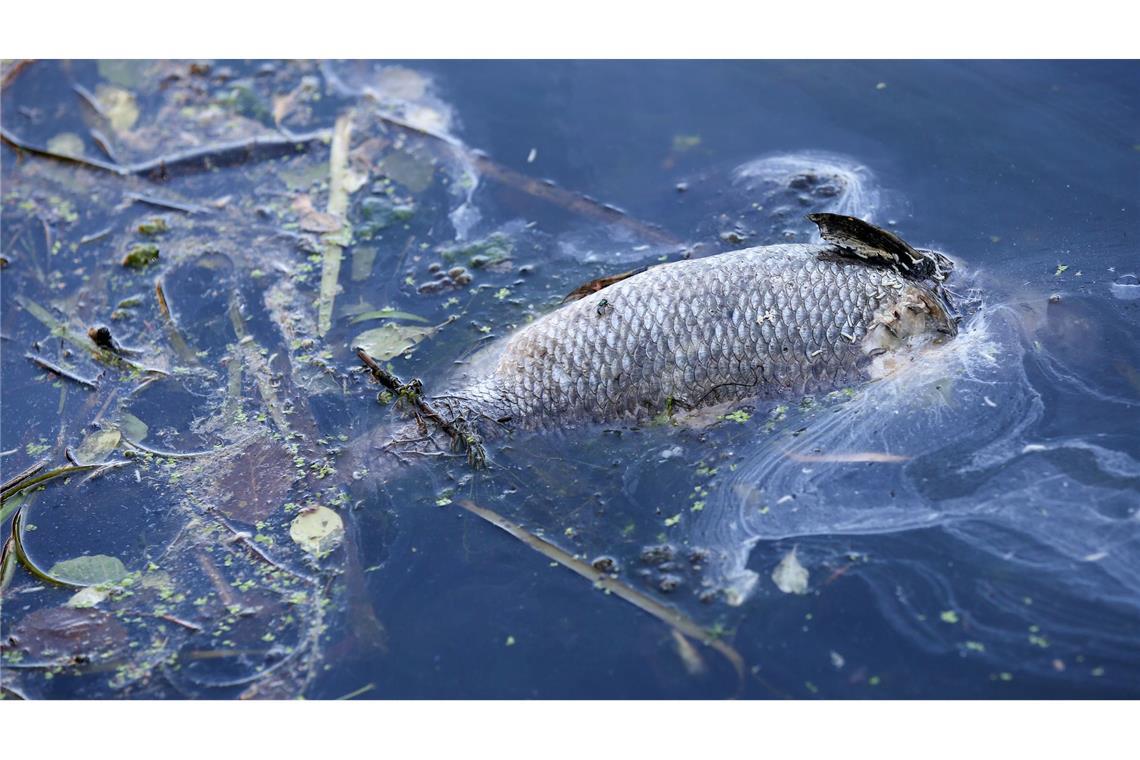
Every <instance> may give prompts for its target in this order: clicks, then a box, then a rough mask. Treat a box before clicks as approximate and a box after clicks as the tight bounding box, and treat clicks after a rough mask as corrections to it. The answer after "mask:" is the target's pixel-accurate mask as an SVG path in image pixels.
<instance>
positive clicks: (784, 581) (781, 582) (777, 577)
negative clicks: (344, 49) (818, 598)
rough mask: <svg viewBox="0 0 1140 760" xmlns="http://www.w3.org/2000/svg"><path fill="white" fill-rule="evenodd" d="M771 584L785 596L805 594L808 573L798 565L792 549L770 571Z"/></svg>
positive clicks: (798, 562)
mask: <svg viewBox="0 0 1140 760" xmlns="http://www.w3.org/2000/svg"><path fill="white" fill-rule="evenodd" d="M772 582H773V583H775V584H776V588H778V589H780V590H781V591H783V592H784V593H785V594H806V593H807V589H808V571H807V568H806V567H804V566H803V565H801V564H800V561H799V559H798V558H797V557H796V550H795V549H794V548H793V549H792V550H791V551H790V552H788V553H787V554H785V555H784V558H783V559H782V560H780V564H778V565H776V569H775V570H773V571H772Z"/></svg>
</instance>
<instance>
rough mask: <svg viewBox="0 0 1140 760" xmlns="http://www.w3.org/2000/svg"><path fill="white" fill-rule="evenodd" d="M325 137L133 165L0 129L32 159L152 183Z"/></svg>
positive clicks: (232, 146) (200, 151)
mask: <svg viewBox="0 0 1140 760" xmlns="http://www.w3.org/2000/svg"><path fill="white" fill-rule="evenodd" d="M328 137H329V133H328V131H327V130H317V131H315V132H308V133H305V134H297V135H276V134H274V135H261V136H258V137H250V138H247V139H245V140H235V141H233V142H226V143H218V144H216V145H207V146H204V147H201V148H191V149H189V150H184V151H177V152H175V153H170V154H167V155H164V156H159V157H158V158H152V159H150V160H148V161H140V162H137V163H133V164H117V163H111V162H109V161H100V160H99V159H95V158H81V157H76V156H66V155H64V154H62V153H56V152H55V151H51V150H48V149H47V148H41V147H38V146H36V145H32V144H30V143H28V142H25V141H24V140H23V139H21V138H19V137H17V136H16V135H15V134H13V133H12V132H10V131H9V130H8V129H6V128H4V127H0V140H2V141H3V142H6V143H8V144H9V145H11V146H12V147H13V148H16V149H17V150H21V151H24V152H25V153H30V154H31V155H33V156H40V157H43V158H52V159H55V160H57V161H62V162H64V163H69V164H73V165H76V166H82V167H85V168H87V169H91V170H93V171H100V172H106V173H109V174H114V175H116V176H119V177H142V178H143V179H148V180H152V181H159V182H161V181H164V180H167V179H170V178H171V177H172V176H174V175H175V174H176V173H192V172H197V171H209V170H210V169H213V168H215V167H220V166H232V165H234V164H240V163H245V162H248V161H256V160H260V159H266V158H276V157H278V156H281V155H283V154H292V153H296V152H298V151H300V150H305V149H307V148H308V147H309V146H311V145H313V144H315V143H318V142H324V141H325V140H327V139H328Z"/></svg>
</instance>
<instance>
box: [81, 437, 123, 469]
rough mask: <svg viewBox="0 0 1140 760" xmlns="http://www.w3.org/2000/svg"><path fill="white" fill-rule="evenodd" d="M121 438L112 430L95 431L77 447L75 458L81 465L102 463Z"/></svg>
mask: <svg viewBox="0 0 1140 760" xmlns="http://www.w3.org/2000/svg"><path fill="white" fill-rule="evenodd" d="M122 438H123V435H122V433H120V432H119V431H118V430H116V429H114V428H112V429H110V430H96V431H95V432H94V433H91V434H90V435H89V436H87V437H86V438H84V439H83V442H82V443H81V444H79V447H78V448H77V449H75V452H74V454H75V458H76V459H77V460H79V461H80V462H81V463H82V464H94V463H96V462H102V461H103V460H104V459H106V458H107V455H108V454H110V453H111V452H112V451H114V450H115V449H116V448H117V447H118V445H119V441H121V440H122Z"/></svg>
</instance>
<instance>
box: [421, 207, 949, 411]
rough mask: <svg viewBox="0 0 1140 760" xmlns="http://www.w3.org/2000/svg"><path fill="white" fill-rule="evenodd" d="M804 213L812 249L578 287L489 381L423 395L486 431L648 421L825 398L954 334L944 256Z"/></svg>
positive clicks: (485, 374) (753, 253) (740, 256)
mask: <svg viewBox="0 0 1140 760" xmlns="http://www.w3.org/2000/svg"><path fill="white" fill-rule="evenodd" d="M809 219H811V220H812V221H813V222H815V223H816V224H817V225H818V226H819V228H820V232H821V236H822V238H823V242H822V243H820V244H806V245H805V244H787V245H772V246H764V247H758V248H747V249H744V250H739V251H733V252H730V253H724V254H720V255H716V256H709V257H706V258H700V259H692V260H686V261H678V262H674V263H668V264H661V265H657V266H653V267H650V268H647V269H644V270H641V271H638V272H636V273H632V274H629V275H628V276H624V277H622V276H619V277H617V278H609V280H604V281H597V282H596V284H595V285H594V286H593V287H589V286H587V287H585V288H582V289H579V291H576V292H575V294H572V295H576V294H579V293H582V292H588V293H589V294H588V295H585V296H584V297H580V298H577V299H576V300H573V301H572V302H570V303H567V304H565V305H563V306H562V307H560V308H558V309H557V310H555V311H554V312H552V313H550V314H547V315H545V316H543V317H542V318H541V319H538V320H536V321H535V322H533V323H531V324H529V325H527V326H525V327H523V328H521V329H520V330H518V331H517V332H516V333H514V334H513V335H511V336H510V337H509V338H507V339H505V340H504V341H503V342H502V343H501V344H500V345H498V346H496V347H495V349H494V350H493V355H492V356H491V357H489V358H488V359H486V360H484V361H483V362H482V363H481V365H480V366H482V367H486V368H487V369H486V370H485V371H482V372H480V371H478V370H476V371H473V372H472V373H471V374H470V377H469V379H467V380H465V381H464V384H462V385H460V386H459V387H458V388H457V389H456V390H454V391H453V392H451V393H448V394H444V395H440V396H436V397H434V398H433V399H432V401H433V403H435V405H436V407H437V408H439V409H441V410H442V411H443V412H444V413H445V415H447V416H450V418H451V419H455V420H460V421H462V422H464V423H465V424H467V425H468V426H471V427H474V428H475V429H477V430H479V431H480V432H482V433H484V434H486V433H489V432H493V431H496V430H501V429H542V428H549V427H564V426H567V425H572V424H575V423H579V422H611V421H618V420H638V419H646V418H650V417H653V416H655V415H657V414H660V413H662V412H665V411H672V410H674V409H677V410H682V409H696V408H700V407H704V406H709V405H713V404H719V403H723V402H727V401H739V400H745V399H754V398H774V397H795V396H797V395H802V394H810V393H819V392H826V391H828V390H833V389H836V388H839V387H842V386H844V385H848V384H851V383H855V382H859V381H861V380H864V379H869V378H872V377H875V376H876V375H879V374H883V373H886V372H889V371H890V370H891V369H892V364H897V363H899V362H905V361H908V360H909V357H910V356H911V352H910V351H908V350H907V349H909V348H912V347H914V346H916V345H918V344H926V343H932V342H940V341H943V340H947V339H949V338H952V337H953V336H954V335H956V334H957V319H956V315H955V308H954V305H953V303H952V299H951V295H950V294H949V292H948V291H947V289H946V288H945V286H944V282H945V280H946V278H947V277H948V276H949V274H950V272H951V270H952V268H953V265H952V263H951V261H950V260H949V259H948V258H946V257H945V256H943V255H942V254H939V253H936V252H933V251H927V250H920V249H915V248H913V247H911V246H910V245H909V244H907V243H906V242H905V241H903V240H902V239H901V238H899V237H898V236H896V235H894V234H893V233H891V232H888V231H886V230H882V229H879V228H877V227H874V226H872V225H870V224H868V223H866V222H864V221H862V220H859V219H857V218H854V217H848V216H841V215H836V214H812V215H811V216H810V217H809ZM614 280H616V281H614ZM611 281H612V282H611ZM595 288H600V289H595ZM590 291H594V292H590Z"/></svg>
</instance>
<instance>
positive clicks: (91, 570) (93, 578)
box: [48, 554, 127, 586]
mask: <svg viewBox="0 0 1140 760" xmlns="http://www.w3.org/2000/svg"><path fill="white" fill-rule="evenodd" d="M48 574H50V575H51V576H52V577H54V578H59V579H60V580H61V581H67V582H68V583H72V584H75V585H76V586H95V585H97V584H100V583H113V582H114V581H117V580H120V579H122V578H125V577H126V576H127V568H126V566H125V565H124V564H123V562H122V560H120V559H119V558H118V557H109V556H107V555H106V554H85V555H84V556H82V557H75V558H74V559H65V560H61V561H60V562H56V563H55V564H54V565H52V566H51V570H49V571H48Z"/></svg>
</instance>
